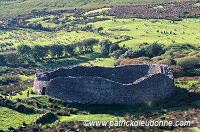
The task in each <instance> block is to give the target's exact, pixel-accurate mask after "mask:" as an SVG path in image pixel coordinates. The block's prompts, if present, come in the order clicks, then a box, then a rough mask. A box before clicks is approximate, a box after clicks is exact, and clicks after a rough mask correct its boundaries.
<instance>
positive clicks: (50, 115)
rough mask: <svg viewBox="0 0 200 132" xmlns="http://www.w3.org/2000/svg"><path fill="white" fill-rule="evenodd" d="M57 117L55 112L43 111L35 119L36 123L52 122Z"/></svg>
mask: <svg viewBox="0 0 200 132" xmlns="http://www.w3.org/2000/svg"><path fill="white" fill-rule="evenodd" d="M57 119H58V117H57V116H56V115H55V114H53V113H51V112H48V113H45V114H44V115H43V116H42V117H40V118H38V119H37V120H36V124H47V123H52V122H54V121H56V120H57Z"/></svg>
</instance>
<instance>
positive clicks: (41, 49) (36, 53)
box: [31, 45, 48, 61]
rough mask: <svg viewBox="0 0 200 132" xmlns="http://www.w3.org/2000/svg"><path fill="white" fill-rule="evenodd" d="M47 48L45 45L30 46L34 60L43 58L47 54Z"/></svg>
mask: <svg viewBox="0 0 200 132" xmlns="http://www.w3.org/2000/svg"><path fill="white" fill-rule="evenodd" d="M47 51H48V48H47V47H46V46H40V45H35V46H34V47H32V54H31V55H32V58H33V59H34V60H35V61H36V60H41V59H44V57H45V56H46V55H47Z"/></svg>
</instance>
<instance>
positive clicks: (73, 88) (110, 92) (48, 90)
mask: <svg viewBox="0 0 200 132" xmlns="http://www.w3.org/2000/svg"><path fill="white" fill-rule="evenodd" d="M33 90H34V91H35V92H36V93H38V94H46V95H49V96H52V97H56V98H59V99H62V100H64V101H65V102H68V103H83V104H126V105H133V104H139V103H149V102H150V103H151V102H155V101H160V100H162V99H164V98H166V97H169V96H170V95H171V94H172V93H173V92H174V82H173V75H172V73H171V71H170V70H169V68H168V67H167V66H161V65H157V64H137V65H125V66H120V67H86V66H75V67H69V68H59V69H56V70H54V71H50V72H43V73H37V74H36V75H35V81H34V86H33Z"/></svg>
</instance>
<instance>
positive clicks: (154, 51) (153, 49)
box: [145, 43, 165, 58]
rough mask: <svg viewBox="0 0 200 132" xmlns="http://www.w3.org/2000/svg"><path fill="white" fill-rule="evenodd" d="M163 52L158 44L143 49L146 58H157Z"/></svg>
mask: <svg viewBox="0 0 200 132" xmlns="http://www.w3.org/2000/svg"><path fill="white" fill-rule="evenodd" d="M164 52H165V51H164V48H163V46H162V45H161V44H158V43H153V44H151V45H149V46H147V47H145V54H146V56H147V57H150V58H152V57H155V56H159V55H161V54H163V53H164Z"/></svg>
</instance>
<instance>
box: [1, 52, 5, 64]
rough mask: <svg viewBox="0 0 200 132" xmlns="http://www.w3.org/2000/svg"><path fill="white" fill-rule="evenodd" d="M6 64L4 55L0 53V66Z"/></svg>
mask: <svg viewBox="0 0 200 132" xmlns="http://www.w3.org/2000/svg"><path fill="white" fill-rule="evenodd" d="M5 64H6V60H5V58H4V55H1V54H0V66H4V65H5Z"/></svg>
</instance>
